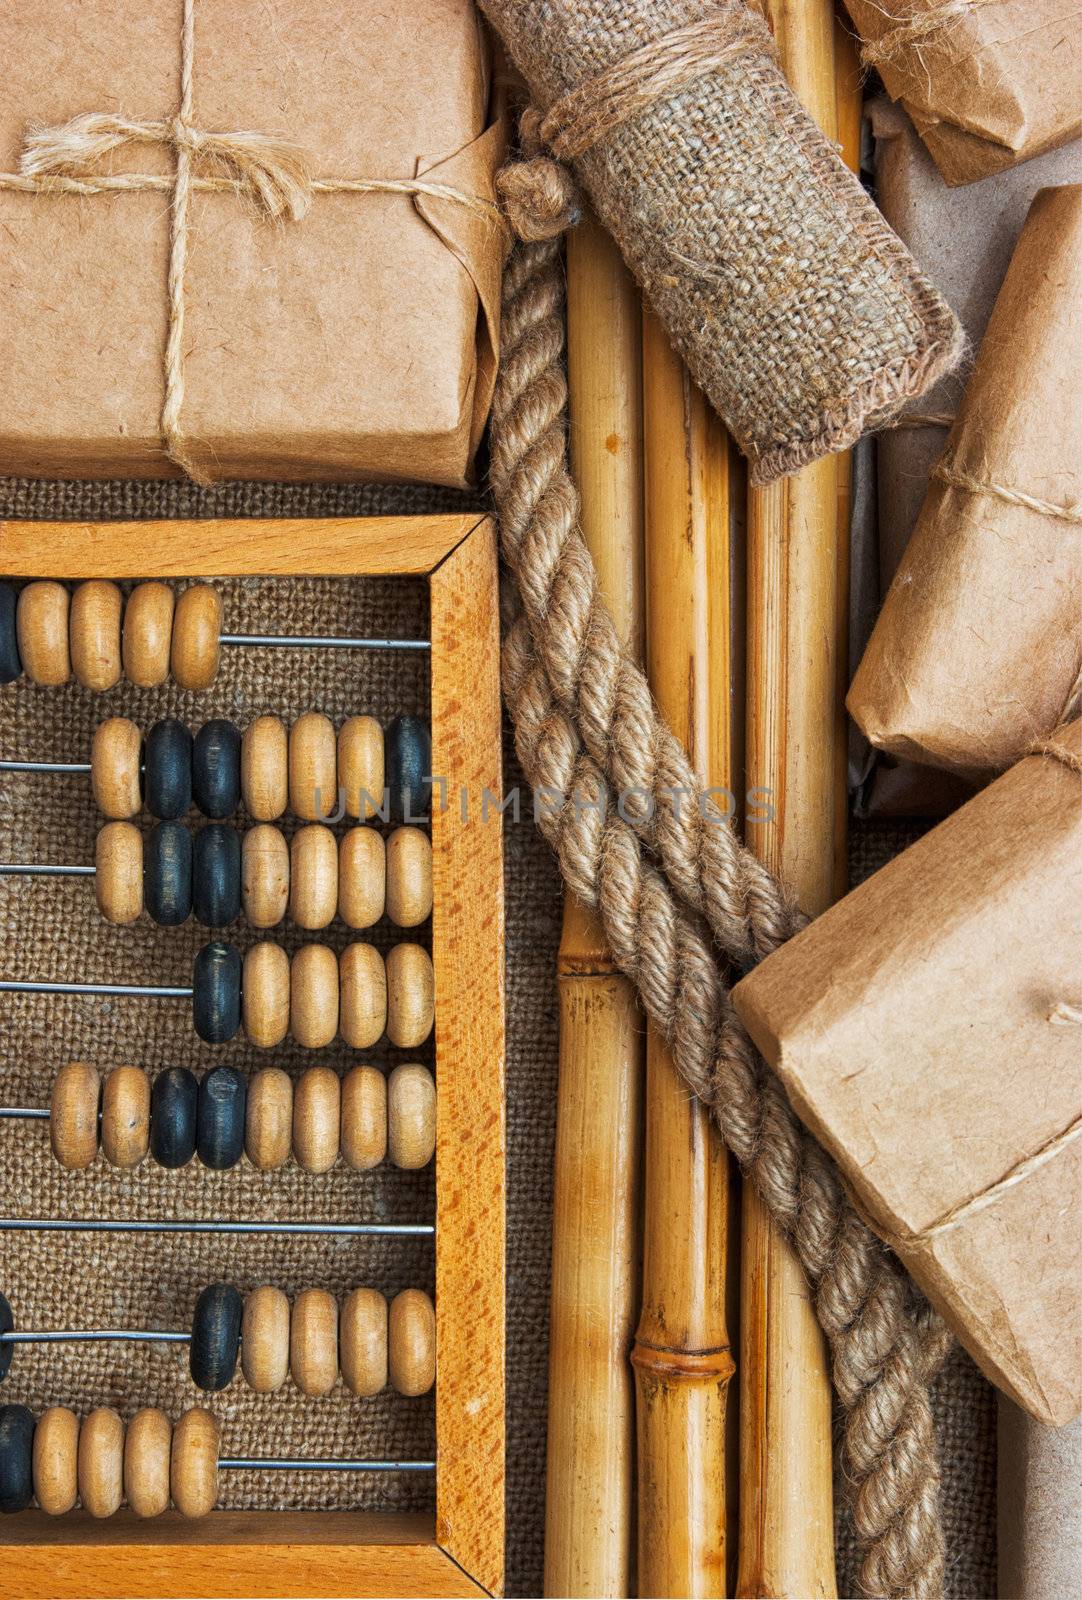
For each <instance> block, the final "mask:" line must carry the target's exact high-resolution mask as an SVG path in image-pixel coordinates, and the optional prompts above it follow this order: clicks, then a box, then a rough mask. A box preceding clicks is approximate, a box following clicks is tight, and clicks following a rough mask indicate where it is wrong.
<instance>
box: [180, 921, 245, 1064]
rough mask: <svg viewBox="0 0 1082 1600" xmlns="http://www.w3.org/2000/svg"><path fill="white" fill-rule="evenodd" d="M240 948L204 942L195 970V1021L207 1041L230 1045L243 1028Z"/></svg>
mask: <svg viewBox="0 0 1082 1600" xmlns="http://www.w3.org/2000/svg"><path fill="white" fill-rule="evenodd" d="M240 975H241V961H240V951H239V950H238V949H236V947H235V946H234V945H231V944H220V943H219V942H218V941H215V942H214V943H213V944H205V945H204V946H203V948H202V949H201V950H199V951H198V952H197V953H196V957H195V966H194V970H193V973H192V991H193V993H192V1020H193V1022H194V1023H195V1031H196V1033H197V1034H198V1035H199V1037H200V1038H201V1039H205V1040H206V1042H207V1044H228V1043H229V1041H230V1039H232V1038H233V1036H234V1035H235V1033H236V1031H237V1029H238V1028H239V1027H240Z"/></svg>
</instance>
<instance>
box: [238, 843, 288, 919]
mask: <svg viewBox="0 0 1082 1600" xmlns="http://www.w3.org/2000/svg"><path fill="white" fill-rule="evenodd" d="M241 892H242V895H243V899H244V915H245V916H246V917H247V919H248V921H249V922H250V923H251V925H252V927H253V928H274V927H277V925H278V923H279V922H281V920H282V918H283V917H284V916H285V914H286V907H287V906H288V904H289V846H288V844H287V843H286V840H285V835H284V834H283V833H282V831H281V829H280V828H272V827H271V825H270V824H269V823H267V822H261V823H258V824H257V825H256V827H254V828H249V829H248V830H247V832H246V833H245V835H244V844H243V846H242V848H241Z"/></svg>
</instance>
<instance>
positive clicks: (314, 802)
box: [289, 711, 338, 822]
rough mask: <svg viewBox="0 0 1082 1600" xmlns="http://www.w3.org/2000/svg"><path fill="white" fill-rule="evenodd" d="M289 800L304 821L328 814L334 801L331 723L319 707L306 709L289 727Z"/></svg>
mask: <svg viewBox="0 0 1082 1600" xmlns="http://www.w3.org/2000/svg"><path fill="white" fill-rule="evenodd" d="M289 804H290V808H291V810H292V811H293V813H294V815H295V816H298V817H300V818H302V820H303V821H305V822H318V821H319V820H320V818H321V817H329V816H330V815H331V813H332V812H333V811H334V810H335V809H336V807H337V804H338V762H337V759H336V751H335V737H334V726H333V724H332V722H331V720H330V718H329V717H325V716H323V714H322V712H319V711H306V712H305V714H304V715H303V716H302V717H298V718H297V720H296V722H295V723H294V724H293V726H292V728H290V730H289Z"/></svg>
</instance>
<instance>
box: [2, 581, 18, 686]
mask: <svg viewBox="0 0 1082 1600" xmlns="http://www.w3.org/2000/svg"><path fill="white" fill-rule="evenodd" d="M17 604H18V602H17V599H16V595H15V590H14V588H13V587H12V585H11V584H10V583H0V683H14V682H15V679H16V678H20V677H22V671H23V662H22V657H21V656H20V654H19V631H18V628H17V626H16V622H15V612H16V607H17Z"/></svg>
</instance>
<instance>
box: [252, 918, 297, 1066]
mask: <svg viewBox="0 0 1082 1600" xmlns="http://www.w3.org/2000/svg"><path fill="white" fill-rule="evenodd" d="M243 1001H244V1031H245V1033H246V1034H247V1035H248V1042H249V1044H254V1045H255V1046H256V1047H257V1048H258V1049H260V1050H272V1049H273V1048H274V1046H275V1045H278V1044H281V1042H282V1040H283V1039H284V1038H285V1036H286V1034H287V1033H288V1032H289V1011H290V975H289V957H288V956H287V955H286V953H285V951H284V950H283V949H282V947H281V945H280V944H274V943H273V942H272V941H271V940H269V939H264V940H263V941H262V942H261V943H259V944H253V945H251V946H249V948H248V950H247V951H245V955H244V989H243Z"/></svg>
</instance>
